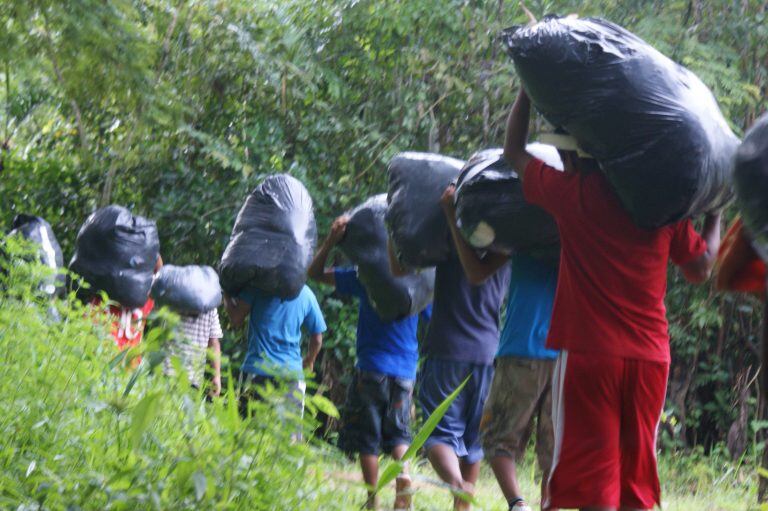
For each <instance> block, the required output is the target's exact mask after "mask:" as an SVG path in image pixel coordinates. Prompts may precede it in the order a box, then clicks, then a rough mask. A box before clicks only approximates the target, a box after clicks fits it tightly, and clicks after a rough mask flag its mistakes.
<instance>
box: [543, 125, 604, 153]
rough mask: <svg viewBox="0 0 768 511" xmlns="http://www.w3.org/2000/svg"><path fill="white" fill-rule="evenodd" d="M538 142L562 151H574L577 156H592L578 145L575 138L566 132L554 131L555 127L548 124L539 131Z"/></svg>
mask: <svg viewBox="0 0 768 511" xmlns="http://www.w3.org/2000/svg"><path fill="white" fill-rule="evenodd" d="M539 142H541V143H542V144H549V145H551V146H554V147H556V148H558V149H560V150H562V151H576V154H578V155H579V158H593V156H592V155H591V154H589V153H587V152H586V151H584V150H583V149H582V148H581V147H579V142H578V141H577V140H576V138H574V137H573V136H572V135H569V134H568V133H556V132H555V129H554V128H553V127H552V126H550V125H548V124H547V125H546V127H545V128H544V131H542V132H541V133H539Z"/></svg>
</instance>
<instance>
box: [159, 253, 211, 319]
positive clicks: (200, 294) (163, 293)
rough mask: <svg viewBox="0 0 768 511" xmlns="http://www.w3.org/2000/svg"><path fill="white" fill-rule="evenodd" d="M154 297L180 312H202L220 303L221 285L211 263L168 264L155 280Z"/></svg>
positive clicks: (160, 303)
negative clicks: (202, 264) (200, 264)
mask: <svg viewBox="0 0 768 511" xmlns="http://www.w3.org/2000/svg"><path fill="white" fill-rule="evenodd" d="M152 298H154V299H155V301H156V302H157V303H158V305H166V306H168V307H170V308H171V309H173V310H174V311H176V312H178V313H180V314H202V313H203V312H207V311H209V310H211V309H215V308H216V307H218V306H219V305H221V286H220V285H219V276H218V275H217V274H216V270H214V269H213V268H211V267H210V266H174V265H172V264H166V265H164V266H163V267H162V268H160V271H159V272H157V275H155V280H154V282H152Z"/></svg>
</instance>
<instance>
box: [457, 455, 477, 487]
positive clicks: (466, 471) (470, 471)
mask: <svg viewBox="0 0 768 511" xmlns="http://www.w3.org/2000/svg"><path fill="white" fill-rule="evenodd" d="M459 468H460V469H461V477H462V478H463V479H464V481H466V482H468V483H472V485H473V486H474V484H475V483H476V482H477V478H478V477H480V462H479V461H476V462H475V463H466V462H464V461H461V462H459Z"/></svg>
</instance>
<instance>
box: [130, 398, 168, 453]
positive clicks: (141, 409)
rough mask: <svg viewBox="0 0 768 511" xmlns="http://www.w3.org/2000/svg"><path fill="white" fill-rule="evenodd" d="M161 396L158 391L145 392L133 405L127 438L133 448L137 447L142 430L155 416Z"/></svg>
mask: <svg viewBox="0 0 768 511" xmlns="http://www.w3.org/2000/svg"><path fill="white" fill-rule="evenodd" d="M161 396H162V394H161V393H160V392H153V393H151V394H147V395H146V396H144V397H143V398H142V400H141V401H139V403H138V404H137V405H136V406H135V407H134V409H133V412H132V413H131V428H130V430H129V439H130V443H131V447H132V448H133V449H137V448H138V447H139V445H140V444H141V437H142V435H143V434H144V431H145V430H146V429H147V428H148V427H149V425H150V423H151V422H152V421H153V420H154V418H155V416H157V413H158V411H159V404H160V398H161Z"/></svg>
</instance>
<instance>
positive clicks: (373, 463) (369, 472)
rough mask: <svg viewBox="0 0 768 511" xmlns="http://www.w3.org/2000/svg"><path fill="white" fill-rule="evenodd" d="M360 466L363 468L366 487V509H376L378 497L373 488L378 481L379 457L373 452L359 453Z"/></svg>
mask: <svg viewBox="0 0 768 511" xmlns="http://www.w3.org/2000/svg"><path fill="white" fill-rule="evenodd" d="M360 468H362V469H363V481H365V486H366V488H368V500H367V501H366V503H365V508H366V509H376V508H377V507H378V502H377V501H378V497H377V495H376V492H375V489H376V484H377V483H378V482H379V457H378V456H376V455H375V454H361V455H360Z"/></svg>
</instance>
